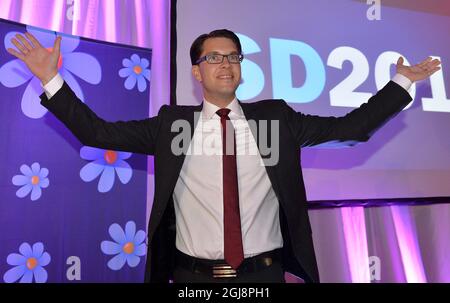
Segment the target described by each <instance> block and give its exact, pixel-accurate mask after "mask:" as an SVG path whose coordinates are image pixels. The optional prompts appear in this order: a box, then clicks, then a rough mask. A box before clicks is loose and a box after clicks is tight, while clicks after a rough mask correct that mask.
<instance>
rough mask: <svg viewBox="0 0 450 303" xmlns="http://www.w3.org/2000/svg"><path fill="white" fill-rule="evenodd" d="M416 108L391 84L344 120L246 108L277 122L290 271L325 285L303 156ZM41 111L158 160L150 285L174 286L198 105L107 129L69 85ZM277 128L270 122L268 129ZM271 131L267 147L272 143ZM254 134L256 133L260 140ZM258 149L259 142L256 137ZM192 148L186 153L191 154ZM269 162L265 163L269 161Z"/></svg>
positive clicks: (274, 174)
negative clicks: (182, 134) (180, 193)
mask: <svg viewBox="0 0 450 303" xmlns="http://www.w3.org/2000/svg"><path fill="white" fill-rule="evenodd" d="M410 101H411V97H410V95H409V94H408V93H407V92H406V91H405V90H404V89H403V88H401V87H400V86H399V85H398V84H396V83H395V82H392V81H390V82H389V83H388V84H387V85H386V86H385V87H384V88H383V89H381V90H380V91H379V92H378V93H377V94H376V95H374V96H373V97H372V98H370V99H369V101H368V102H367V103H364V104H363V105H362V106H361V107H359V108H357V109H354V110H353V111H351V112H350V113H348V114H347V115H345V116H344V117H339V118H336V117H319V116H312V115H305V114H302V113H298V112H295V111H294V110H293V109H291V108H290V107H289V106H288V105H287V104H286V102H284V101H283V100H263V101H259V102H255V103H240V105H241V106H242V109H243V112H244V114H245V117H246V119H247V120H254V121H256V122H257V123H256V125H259V124H258V121H261V120H268V121H272V120H277V121H278V123H279V161H278V163H277V164H276V165H272V166H266V171H267V174H268V176H269V179H270V182H271V183H272V187H273V189H274V192H275V194H276V196H277V198H278V201H279V203H280V212H279V216H280V225H281V231H282V236H283V242H284V244H283V263H284V264H283V265H284V268H285V270H286V271H289V272H291V273H293V274H295V275H297V276H300V277H302V278H303V279H304V280H306V281H310V282H319V273H318V269H317V263H316V258H315V254H314V247H313V241H312V232H311V226H310V223H309V218H308V205H307V202H306V194H305V187H304V183H303V177H302V171H301V163H300V149H301V148H302V147H305V146H312V145H317V144H322V143H325V142H330V141H333V142H339V143H341V144H347V145H353V144H355V143H356V142H364V141H367V140H368V139H369V137H370V136H371V135H372V134H373V132H374V131H375V130H377V129H378V128H379V127H381V126H382V125H383V124H385V123H386V122H387V121H388V120H389V119H390V118H392V117H393V116H395V115H396V114H397V113H399V112H400V111H401V110H402V109H403V108H404V107H405V106H406V105H407V104H408V103H409V102H410ZM41 104H42V105H43V106H45V107H46V108H47V109H48V110H49V111H51V112H52V113H53V114H54V115H55V116H56V117H57V118H58V119H59V120H61V121H62V122H63V123H64V124H65V125H66V126H67V127H68V128H69V129H70V130H71V131H72V133H73V134H74V135H75V136H76V137H77V138H78V139H79V140H80V141H81V142H82V143H83V144H84V145H89V146H94V147H98V148H103V149H111V150H120V151H129V152H134V153H142V154H147V155H154V162H155V195H154V201H153V207H152V211H151V216H150V222H149V226H148V244H149V246H148V254H147V263H146V275H145V281H147V282H168V280H169V279H170V278H171V276H172V272H173V266H174V258H173V257H174V251H175V212H174V206H173V200H172V194H173V190H174V187H175V183H176V182H177V179H178V176H179V174H180V171H181V167H182V165H183V161H184V158H185V155H184V154H182V155H174V154H173V153H172V152H171V144H172V139H173V138H174V137H175V136H177V135H178V134H179V132H172V131H171V126H172V123H173V122H174V121H175V120H180V119H183V120H185V121H188V123H189V125H190V126H191V127H190V129H191V137H192V135H193V132H194V127H195V124H196V122H197V121H195V119H194V112H200V111H201V109H202V105H199V106H167V105H164V106H162V107H161V109H160V111H159V113H158V115H157V116H155V117H152V118H148V119H144V120H139V121H137V120H133V121H126V122H124V121H118V122H107V121H104V120H103V119H101V118H99V117H98V116H97V115H96V114H95V113H94V112H92V111H91V110H90V109H89V108H88V106H86V105H85V104H84V103H82V102H81V101H80V100H79V99H78V98H77V97H76V96H75V94H74V92H73V91H72V90H71V89H70V88H69V86H68V85H67V84H66V83H65V84H64V85H63V87H62V89H61V90H59V91H58V92H57V93H56V94H55V96H53V97H52V98H51V99H50V100H48V99H47V97H46V96H45V94H43V95H41ZM268 125H269V126H270V123H269V124H268ZM270 134H271V132H270V131H268V136H269V138H268V141H269V142H270ZM254 135H255V134H254ZM255 139H256V141H257V144H258V147H259V144H260V143H259V140H258V136H255ZM187 148H188V144H187V145H185V146H184V150H186V149H187ZM263 160H264V159H263Z"/></svg>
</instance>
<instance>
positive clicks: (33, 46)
mask: <svg viewBox="0 0 450 303" xmlns="http://www.w3.org/2000/svg"><path fill="white" fill-rule="evenodd" d="M27 38H28V39H27ZM11 42H12V43H13V44H14V45H15V46H16V47H17V50H15V49H12V48H8V49H7V51H8V52H9V53H10V54H11V55H13V56H16V57H17V58H19V59H20V60H22V61H23V62H24V63H25V64H26V65H27V67H28V68H29V69H30V71H31V72H32V73H33V74H34V75H35V76H36V77H37V78H39V79H40V80H41V82H42V83H43V84H44V85H45V84H46V83H47V82H49V81H50V80H51V79H52V78H53V77H54V76H55V75H56V74H57V73H58V60H59V57H60V49H61V37H57V38H56V39H55V44H54V46H53V49H46V48H44V47H43V46H42V45H41V44H40V43H39V41H38V40H37V39H36V38H35V37H34V36H33V35H32V34H30V33H25V37H24V36H23V35H21V34H17V35H16V36H15V37H14V38H12V39H11Z"/></svg>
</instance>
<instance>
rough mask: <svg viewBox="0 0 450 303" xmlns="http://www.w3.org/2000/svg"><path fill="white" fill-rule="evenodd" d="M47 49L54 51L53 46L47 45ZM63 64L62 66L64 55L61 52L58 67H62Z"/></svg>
mask: <svg viewBox="0 0 450 303" xmlns="http://www.w3.org/2000/svg"><path fill="white" fill-rule="evenodd" d="M47 50H48V51H49V52H52V51H53V47H47ZM61 66H62V55H61V54H60V55H59V59H58V69H60V68H61Z"/></svg>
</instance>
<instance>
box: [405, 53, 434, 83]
mask: <svg viewBox="0 0 450 303" xmlns="http://www.w3.org/2000/svg"><path fill="white" fill-rule="evenodd" d="M403 61H404V60H403V57H400V58H398V61H397V73H399V74H402V75H403V76H405V77H408V78H409V80H411V81H412V82H415V81H420V80H423V79H426V78H428V77H430V76H431V75H432V74H434V73H435V72H437V71H438V70H440V69H441V68H440V66H439V65H440V64H441V61H439V60H438V59H434V60H433V58H431V57H428V58H427V59H425V60H423V61H422V62H420V63H419V64H416V65H413V66H406V65H403Z"/></svg>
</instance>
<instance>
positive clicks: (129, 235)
mask: <svg viewBox="0 0 450 303" xmlns="http://www.w3.org/2000/svg"><path fill="white" fill-rule="evenodd" d="M135 234H136V223H134V221H128V222H127V224H126V225H125V236H126V239H127V242H132V241H133V240H134V235H135Z"/></svg>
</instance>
